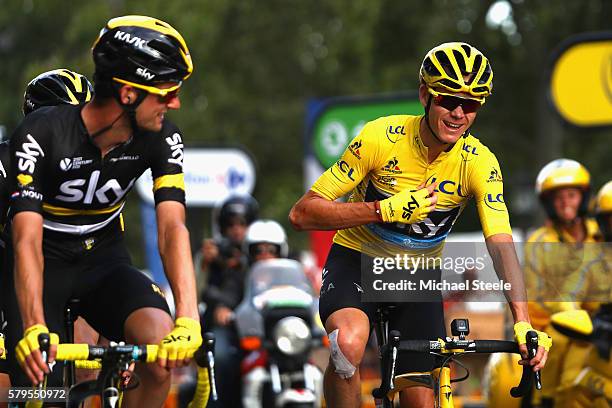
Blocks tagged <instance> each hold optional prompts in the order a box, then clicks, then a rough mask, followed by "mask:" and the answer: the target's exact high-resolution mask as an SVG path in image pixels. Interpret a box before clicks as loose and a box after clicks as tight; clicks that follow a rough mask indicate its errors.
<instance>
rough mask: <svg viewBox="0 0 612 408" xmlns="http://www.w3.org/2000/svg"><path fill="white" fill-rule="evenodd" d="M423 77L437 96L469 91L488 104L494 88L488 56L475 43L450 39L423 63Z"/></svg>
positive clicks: (429, 54)
mask: <svg viewBox="0 0 612 408" xmlns="http://www.w3.org/2000/svg"><path fill="white" fill-rule="evenodd" d="M420 78H421V80H422V81H423V82H424V83H425V84H426V85H427V88H428V91H429V93H430V94H432V95H433V96H437V95H439V94H445V91H448V92H449V93H450V94H452V93H456V92H465V93H468V94H470V95H471V96H473V97H474V98H473V99H476V100H478V101H479V102H480V103H484V100H485V98H486V97H487V96H489V95H491V92H492V90H493V70H492V69H491V64H490V63H489V60H488V59H487V57H485V56H484V55H483V54H482V52H480V51H478V50H477V49H476V48H474V47H472V46H471V45H469V44H467V43H463V42H448V43H444V44H440V45H438V46H437V47H435V48H433V49H431V50H430V51H429V52H428V53H427V55H425V58H424V59H423V63H422V64H421V70H420Z"/></svg>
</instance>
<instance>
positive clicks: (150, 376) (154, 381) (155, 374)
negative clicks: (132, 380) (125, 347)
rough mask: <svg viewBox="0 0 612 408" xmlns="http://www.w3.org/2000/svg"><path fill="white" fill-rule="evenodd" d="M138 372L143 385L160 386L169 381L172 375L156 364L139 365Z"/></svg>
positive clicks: (169, 371)
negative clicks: (143, 382)
mask: <svg viewBox="0 0 612 408" xmlns="http://www.w3.org/2000/svg"><path fill="white" fill-rule="evenodd" d="M139 371H140V373H139V375H140V378H141V379H142V380H143V381H145V382H146V384H145V385H156V386H161V385H163V384H165V383H167V382H168V381H170V379H171V375H172V371H171V370H168V369H166V368H164V367H160V366H159V365H158V364H140V370H139ZM143 374H144V375H143Z"/></svg>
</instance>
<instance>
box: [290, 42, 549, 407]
mask: <svg viewBox="0 0 612 408" xmlns="http://www.w3.org/2000/svg"><path fill="white" fill-rule="evenodd" d="M492 79H493V72H492V70H491V66H490V64H489V61H488V60H487V58H486V57H485V56H484V55H483V54H482V53H481V52H480V51H478V50H477V49H476V48H474V47H472V46H470V45H469V44H466V43H458V42H455V43H445V44H442V45H439V46H437V47H435V48H433V49H432V50H431V51H429V52H428V53H427V55H426V56H425V59H424V60H423V63H422V65H421V70H420V86H419V99H420V101H421V104H422V105H423V107H424V109H425V115H423V116H408V115H397V116H389V117H383V118H379V119H377V120H374V121H372V122H369V123H367V124H366V125H365V127H364V128H363V130H362V131H361V132H360V133H359V135H357V137H355V139H353V141H351V142H350V144H349V146H348V148H347V150H346V151H345V152H344V154H343V155H342V157H341V158H340V160H338V162H336V164H334V165H333V166H332V167H331V168H329V169H328V170H327V171H326V172H325V173H324V174H323V175H322V176H321V177H320V178H319V179H318V180H317V181H316V182H315V184H314V185H313V186H312V188H311V190H310V191H308V192H307V193H306V194H305V195H304V196H303V197H302V198H301V199H300V200H299V201H298V202H297V203H296V204H295V206H294V207H293V208H292V210H291V213H290V215H289V218H290V221H291V223H292V224H293V226H294V227H295V228H296V229H299V230H312V229H338V230H339V231H338V232H337V233H336V235H335V237H334V245H333V246H332V248H331V251H330V254H329V256H328V258H327V262H326V265H325V268H324V270H323V285H322V288H321V300H320V302H321V303H320V310H319V313H320V315H321V320H322V321H323V322H324V324H325V328H326V330H327V332H328V336H329V338H330V347H331V358H330V364H329V366H328V368H327V371H326V373H325V398H326V401H327V405H328V406H330V407H356V406H359V404H360V395H359V387H360V377H359V368H358V367H359V363H360V362H361V358H362V356H363V352H364V349H365V345H366V342H367V340H368V337H369V333H370V327H371V324H372V320H373V315H374V313H375V306H376V305H375V304H372V303H366V302H361V297H360V293H362V292H363V288H362V287H361V286H360V285H361V279H360V266H361V260H360V257H361V254H362V253H364V254H365V255H367V256H392V255H393V253H394V251H398V250H401V252H404V253H408V254H410V253H412V254H424V255H426V256H430V257H435V256H437V255H439V254H440V252H441V250H442V245H443V242H444V239H445V238H446V236H447V235H448V234H449V232H450V230H451V228H452V225H453V223H454V222H455V221H456V219H457V217H458V216H459V214H460V213H461V211H462V210H463V208H464V207H465V205H466V204H467V200H468V199H469V198H470V197H474V198H475V201H476V205H477V207H478V213H479V217H480V220H481V224H482V228H483V233H484V235H485V238H486V242H487V247H488V249H489V252H490V253H491V257H492V258H493V261H494V264H495V265H496V266H502V265H503V269H504V271H503V274H504V279H506V281H511V282H512V286H513V291H514V293H513V295H514V296H516V297H513V298H512V299H513V300H512V301H510V307H511V309H512V312H513V316H514V318H515V321H516V323H517V324H516V325H515V333H516V335H517V339H518V340H519V342H521V344H522V346H521V347H522V349H523V350H524V351H525V347H524V343H525V333H526V331H527V330H528V329H531V326H530V324H529V316H528V313H527V306H526V304H525V302H524V299H525V297H524V288H523V286H522V278H521V271H520V266H519V264H518V260H517V257H516V253H515V251H514V246H513V244H512V235H511V228H510V224H509V221H508V213H507V210H506V206H505V203H504V198H503V181H502V175H501V171H500V169H499V165H498V163H497V160H496V158H495V156H494V155H493V153H492V152H491V151H490V150H489V149H488V148H487V147H486V146H484V145H483V144H482V143H480V141H479V140H478V139H476V138H475V137H474V136H472V135H471V134H470V131H469V130H470V128H471V126H472V124H473V122H474V119H475V118H476V114H477V110H478V109H479V108H480V107H481V105H482V104H484V102H485V98H486V97H487V96H489V95H490V94H491V90H492ZM349 192H351V196H350V198H349V200H348V202H347V203H342V202H335V201H334V200H336V199H337V198H340V197H342V196H344V195H346V194H347V193H349ZM390 248H395V250H391V249H390ZM426 272H430V271H426ZM431 272H433V271H431ZM501 273H502V271H500V270H498V274H501ZM394 313H395V315H394V316H393V315H392V316H390V319H389V320H390V322H391V324H392V325H395V324H396V323H397V325H398V326H402V328H400V332H401V333H402V337H404V338H411V336H413V337H412V338H415V337H414V336H415V335H416V336H419V337H426V338H428V337H441V336H444V335H445V330H444V324H443V323H444V322H443V311H442V304H441V299H440V300H439V301H437V302H429V303H425V302H422V303H418V302H411V303H404V304H402V305H398V307H397V309H396V311H395V312H394ZM414 327H418V330H416V331H415V330H414ZM417 331H418V333H416V332H417ZM539 336H540V341H541V343H540V344H542V345H543V346H544V347H540V348H539V350H538V353H537V356H536V357H535V358H533V359H532V360H531V361H529V364H531V365H532V366H534V370H539V369H540V368H542V367H543V366H544V364H545V362H546V356H547V350H548V348H549V346H550V344H551V341H550V338H549V337H548V336H547V335H546V334H545V333H539ZM524 355H526V352H525V353H524ZM433 364H434V361H433V360H432V359H428V358H427V357H425V358H423V359H419V358H418V357H414V358H412V357H411V359H410V361H403V362H402V361H400V364H399V365H400V367H399V368H398V370H396V371H397V372H402V371H408V370H409V371H425V370H430V369H431V368H432V367H433ZM400 400H401V403H402V406H433V393H432V392H431V390H428V389H426V388H424V387H415V388H411V389H408V390H405V391H403V392H402V395H401V397H400Z"/></svg>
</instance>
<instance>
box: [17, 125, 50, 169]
mask: <svg viewBox="0 0 612 408" xmlns="http://www.w3.org/2000/svg"><path fill="white" fill-rule="evenodd" d="M26 139H27V140H28V142H23V144H22V145H21V150H20V151H18V152H16V153H15V155H16V156H17V157H18V158H19V159H18V160H17V168H18V169H19V170H21V171H27V172H28V173H34V169H35V168H36V162H37V161H38V157H40V156H42V157H45V152H43V149H42V147H40V145H39V144H38V142H37V141H36V139H34V138H33V137H32V135H31V134H29V133H28V135H27V136H26Z"/></svg>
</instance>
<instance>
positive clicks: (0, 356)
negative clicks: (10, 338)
mask: <svg viewBox="0 0 612 408" xmlns="http://www.w3.org/2000/svg"><path fill="white" fill-rule="evenodd" d="M0 360H6V348H4V334H2V333H0Z"/></svg>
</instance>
